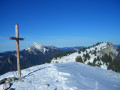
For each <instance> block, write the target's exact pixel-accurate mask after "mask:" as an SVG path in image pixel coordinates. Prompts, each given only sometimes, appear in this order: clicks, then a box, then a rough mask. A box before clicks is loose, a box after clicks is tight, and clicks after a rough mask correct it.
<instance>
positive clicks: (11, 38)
mask: <svg viewBox="0 0 120 90" xmlns="http://www.w3.org/2000/svg"><path fill="white" fill-rule="evenodd" d="M9 39H10V40H24V39H23V38H16V37H10V38H9Z"/></svg>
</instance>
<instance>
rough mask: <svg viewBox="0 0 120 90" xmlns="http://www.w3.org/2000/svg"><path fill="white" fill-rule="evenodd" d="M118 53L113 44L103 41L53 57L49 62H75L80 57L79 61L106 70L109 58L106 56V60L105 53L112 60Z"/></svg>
mask: <svg viewBox="0 0 120 90" xmlns="http://www.w3.org/2000/svg"><path fill="white" fill-rule="evenodd" d="M118 53H119V51H117V47H115V46H114V45H113V44H111V43H109V42H103V43H97V44H96V45H93V46H90V47H88V48H86V49H83V50H80V51H78V52H75V53H73V54H70V55H67V56H63V57H57V58H53V59H52V61H51V63H66V62H76V60H77V58H79V57H81V61H80V62H82V63H84V64H89V65H93V66H99V67H101V68H103V69H106V70H107V69H108V67H110V66H109V65H110V63H111V62H110V61H109V59H110V58H107V60H108V61H109V62H106V61H105V59H104V58H103V57H104V56H105V55H106V54H107V55H108V57H111V58H112V60H114V59H116V56H117V55H118ZM79 60H80V59H79Z"/></svg>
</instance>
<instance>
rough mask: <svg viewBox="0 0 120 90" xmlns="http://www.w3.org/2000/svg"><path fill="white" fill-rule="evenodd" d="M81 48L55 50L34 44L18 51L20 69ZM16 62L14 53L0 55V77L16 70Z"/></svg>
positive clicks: (8, 52)
mask: <svg viewBox="0 0 120 90" xmlns="http://www.w3.org/2000/svg"><path fill="white" fill-rule="evenodd" d="M82 48H83V46H80V47H65V48H57V47H54V46H44V45H40V44H38V43H35V42H34V43H33V45H32V46H31V47H28V48H26V49H24V50H22V51H20V63H21V68H22V69H24V68H27V67H31V66H34V65H38V64H43V63H45V62H47V61H49V60H50V59H51V58H52V57H53V56H55V55H57V54H60V53H65V52H68V51H77V50H79V49H82ZM16 61H17V60H16V51H7V52H3V53H0V75H1V74H4V73H6V72H8V71H11V70H16V68H17V66H16V64H17V62H16Z"/></svg>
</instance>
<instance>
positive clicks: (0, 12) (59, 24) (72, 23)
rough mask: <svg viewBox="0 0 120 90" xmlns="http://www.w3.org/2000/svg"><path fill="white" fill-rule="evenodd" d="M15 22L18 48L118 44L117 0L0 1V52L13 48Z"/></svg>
mask: <svg viewBox="0 0 120 90" xmlns="http://www.w3.org/2000/svg"><path fill="white" fill-rule="evenodd" d="M15 24H19V32H20V37H23V38H25V40H24V41H20V48H21V49H23V48H26V47H27V46H31V45H32V42H37V43H40V44H43V45H54V46H56V47H66V46H68V47H69V46H82V45H83V46H89V45H93V44H95V43H96V42H102V41H103V42H111V43H113V44H120V0H0V51H7V50H15V49H16V46H15V44H16V43H15V41H12V40H9V37H11V36H15Z"/></svg>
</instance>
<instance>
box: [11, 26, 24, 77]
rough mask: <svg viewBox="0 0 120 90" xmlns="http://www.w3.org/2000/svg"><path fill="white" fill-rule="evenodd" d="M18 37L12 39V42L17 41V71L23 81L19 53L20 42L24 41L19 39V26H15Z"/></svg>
mask: <svg viewBox="0 0 120 90" xmlns="http://www.w3.org/2000/svg"><path fill="white" fill-rule="evenodd" d="M15 30H16V37H10V38H9V39H10V40H16V54H17V69H18V76H19V79H21V71H20V53H19V40H24V39H23V38H19V31H18V24H16V25H15Z"/></svg>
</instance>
